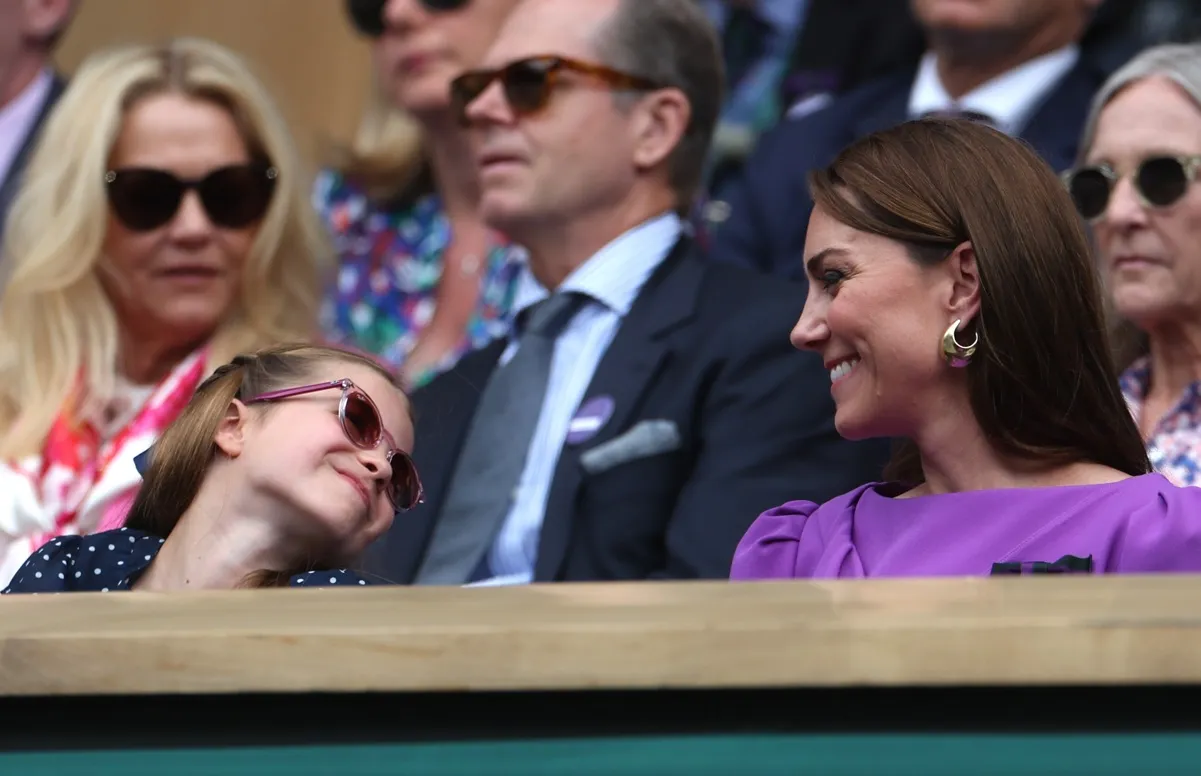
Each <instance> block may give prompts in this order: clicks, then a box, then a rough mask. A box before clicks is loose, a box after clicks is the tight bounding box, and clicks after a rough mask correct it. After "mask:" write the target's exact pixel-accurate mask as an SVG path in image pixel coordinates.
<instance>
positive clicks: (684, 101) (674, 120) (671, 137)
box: [634, 89, 692, 170]
mask: <svg viewBox="0 0 1201 776" xmlns="http://www.w3.org/2000/svg"><path fill="white" fill-rule="evenodd" d="M691 118H692V106H691V105H689V104H688V98H687V97H685V96H684V93H683V92H681V91H680V90H679V89H660V90H658V91H655V92H652V93H650V94H648V95H647V96H646V97H644V98H643V99H642V101H641V104H640V105H639V106H638V119H637V121H636V122H635V124H634V133H635V134H634V164H635V165H637V166H638V167H639V168H640V169H643V170H645V169H649V168H651V167H655V166H656V165H659V164H661V163H662V162H663V160H664V159H666V158H667V157H669V156H670V155H671V152H672V151H674V150H675V148H676V146H678V145H679V144H680V142H681V141H682V140H683V139H684V133H685V132H686V131H687V130H688V122H689V121H690V120H691Z"/></svg>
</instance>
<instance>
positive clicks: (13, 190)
mask: <svg viewBox="0 0 1201 776" xmlns="http://www.w3.org/2000/svg"><path fill="white" fill-rule="evenodd" d="M66 88H67V82H66V81H64V80H63V79H62V78H61V77H60V76H57V75H56V76H55V77H54V80H53V81H52V82H51V84H50V91H48V92H47V93H46V99H45V100H44V101H43V102H42V107H41V108H39V109H38V114H37V118H35V119H34V121H33V125H32V126H31V127H30V128H29V133H28V134H27V135H25V140H24V141H23V142H22V143H21V147H20V148H19V149H18V150H17V155H16V156H15V157H13V161H12V165H11V166H10V167H9V169H8V173H7V174H6V175H5V176H4V178H3V179H2V180H0V242H2V241H3V236H4V222H5V220H6V219H7V217H8V208H9V207H10V206H11V205H12V201H13V200H14V199H16V197H17V189H19V188H20V186H21V175H22V173H24V172H25V165H26V164H28V163H29V157H30V156H32V155H33V148H34V146H35V145H36V143H37V137H38V133H39V132H40V131H41V129H42V124H44V123H45V122H46V119H47V117H49V116H50V111H51V109H52V108H54V104H55V103H57V102H58V98H59V97H61V96H62V94H63V92H64V91H65V90H66Z"/></svg>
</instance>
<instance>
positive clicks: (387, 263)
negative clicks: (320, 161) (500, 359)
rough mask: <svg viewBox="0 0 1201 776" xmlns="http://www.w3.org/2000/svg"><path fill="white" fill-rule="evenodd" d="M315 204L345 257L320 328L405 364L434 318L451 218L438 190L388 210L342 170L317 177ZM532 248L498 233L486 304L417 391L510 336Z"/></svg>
mask: <svg viewBox="0 0 1201 776" xmlns="http://www.w3.org/2000/svg"><path fill="white" fill-rule="evenodd" d="M313 202H314V205H315V207H316V208H317V211H318V213H320V214H321V216H322V218H323V219H324V220H325V222H326V224H327V226H328V228H329V229H330V232H331V234H332V237H333V240H334V248H335V250H336V253H337V256H338V270H337V276H336V278H335V280H334V283H333V285H332V287H331V288H329V289H328V291H327V293H326V295H325V299H324V300H323V304H322V309H321V326H322V330H323V332H324V334H325V336H326V337H328V338H329V339H330V340H332V341H333V342H334V343H335V344H337V345H341V346H344V347H350V348H354V349H356V350H360V351H364V352H366V353H370V354H372V355H374V356H376V357H377V358H379V359H381V360H382V361H384V362H385V363H386V364H387V365H388V366H391V367H393V368H400V366H401V365H402V364H403V363H404V360H405V357H406V356H407V355H408V354H409V352H410V351H411V350H412V349H413V346H414V345H415V344H416V342H417V338H418V337H419V336H420V335H421V332H422V330H423V329H424V328H425V326H426V324H427V323H429V321H430V320H431V319H432V318H433V315H434V306H435V304H436V298H435V295H436V293H437V288H438V281H439V280H440V279H441V277H442V254H443V251H445V250H446V247H447V246H448V245H449V244H450V240H451V234H450V222H449V220H448V219H447V218H446V214H445V213H444V212H443V210H442V203H441V201H440V200H439V198H438V196H437V195H436V194H425V195H422V196H420V197H418V198H416V199H415V200H413V201H412V203H411V204H407V205H405V206H400V207H395V208H387V209H385V208H384V207H382V206H381V205H380V204H379V203H378V202H376V201H374V200H372V199H370V198H369V197H368V196H367V194H366V192H364V191H363V190H362V189H361V188H360V187H358V186H356V185H355V184H354V183H352V182H351V181H348V180H346V179H345V178H344V177H343V176H342V175H340V174H339V173H336V172H333V171H330V170H326V171H324V172H322V173H321V174H320V175H319V176H318V178H317V185H316V188H315V190H314V194H313ZM524 261H525V251H524V250H523V249H521V248H520V247H518V246H516V245H513V244H512V243H509V242H506V241H505V240H503V239H502V238H500V237H499V236H498V237H497V238H496V240H495V241H494V242H493V244H492V246H491V247H490V248H489V250H488V256H487V259H486V267H485V268H484V271H483V276H482V279H481V285H480V296H479V301H478V303H477V305H476V309H475V312H474V313H473V314H472V316H471V320H470V322H469V323H468V326H467V330H466V332H465V335H464V337H463V339H462V341H461V342H460V343H459V345H458V346H457V347H456V348H455V349H454V350H453V351H451V352H450V353H448V354H447V355H446V357H445V358H444V359H442V361H441V362H440V363H439V364H437V365H436V366H434V367H432V368H430V369H428V370H425V371H424V372H423V373H422V374H421V375H419V376H418V377H416V378H414V379H413V380H412V382H411V383H410V386H409V387H410V388H417V387H420V386H421V385H423V384H425V383H427V382H429V381H430V380H432V379H433V378H434V377H436V376H437V375H438V374H440V373H441V372H444V371H446V370H448V369H450V368H451V367H452V366H454V365H455V363H456V362H457V361H458V360H459V358H461V357H462V356H463V355H464V354H466V353H468V352H470V351H472V350H475V349H477V348H481V347H483V346H485V345H487V344H488V343H489V342H491V341H492V340H494V339H496V338H498V337H504V336H507V335H508V333H509V327H510V325H511V323H512V308H513V296H514V293H515V290H516V286H517V282H516V281H517V277H518V270H519V269H520V267H521V265H522V264H523V263H524Z"/></svg>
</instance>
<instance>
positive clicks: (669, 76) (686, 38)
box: [596, 0, 725, 213]
mask: <svg viewBox="0 0 1201 776" xmlns="http://www.w3.org/2000/svg"><path fill="white" fill-rule="evenodd" d="M596 47H597V53H598V54H599V55H600V56H601V58H602V60H604V63H605V64H606V65H608V66H609V67H613V68H616V69H618V70H621V71H623V72H626V73H629V74H631V75H637V76H641V77H642V78H646V79H648V80H650V81H653V82H654V83H657V84H662V85H663V86H665V87H674V88H676V89H679V90H680V91H681V92H683V93H684V96H685V97H686V98H688V103H689V107H690V108H691V116H690V117H689V120H688V126H687V127H686V128H685V130H684V135H683V137H682V138H681V139H680V142H679V144H678V145H677V146H676V147H675V149H673V150H672V152H671V156H670V157H668V160H667V163H668V175H669V178H670V181H671V186H672V188H673V189H674V190H675V193H676V209H677V211H679V212H681V213H686V212H687V211H688V210H689V209H690V208H691V206H692V203H693V200H695V198H696V195H697V192H698V191H699V190H700V187H701V180H702V177H703V175H704V168H705V159H706V157H707V156H708V154H709V145H710V143H711V142H712V139H713V132H714V130H715V129H716V127H717V120H718V116H719V115H720V112H721V105H722V101H723V99H724V96H725V95H724V92H725V72H724V65H723V59H722V54H721V41H720V40H719V38H718V35H717V31H716V30H715V29H714V27H713V23H712V22H711V21H710V20H709V17H708V16H707V15H705V12H704V9H702V8H701V5H700V3H698V2H696V0H622V3H621V5H620V7H619V8H618V9H617V11H616V12H615V13H614V14H613V16H611V17H610V18H609V20H608V21H607V22H606V23H605V25H604V26H603V28H602V29H601V31H600V33H599V35H598V36H597V39H596Z"/></svg>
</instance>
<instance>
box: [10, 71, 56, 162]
mask: <svg viewBox="0 0 1201 776" xmlns="http://www.w3.org/2000/svg"><path fill="white" fill-rule="evenodd" d="M53 85H54V73H53V71H51V70H50V69H49V68H45V69H43V70H42V71H41V72H40V73H38V75H37V77H36V78H34V79H33V81H31V82H30V83H29V85H28V86H26V87H25V88H24V89H22V90H21V93H20V94H18V95H17V96H16V97H14V98H13V99H12V100H10V101H9V103H8V104H7V105H0V180H3V179H4V177H5V176H6V175H8V168H9V167H10V166H11V165H12V161H13V159H14V158H16V156H17V152H18V151H19V150H20V149H21V146H22V145H24V143H25V138H26V136H27V135H28V134H29V130H30V128H32V127H33V124H34V122H35V121H37V117H38V113H39V111H40V110H41V108H42V105H43V104H45V102H46V97H47V95H49V94H50V89H51V87H52V86H53Z"/></svg>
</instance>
